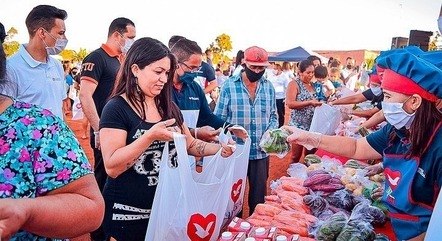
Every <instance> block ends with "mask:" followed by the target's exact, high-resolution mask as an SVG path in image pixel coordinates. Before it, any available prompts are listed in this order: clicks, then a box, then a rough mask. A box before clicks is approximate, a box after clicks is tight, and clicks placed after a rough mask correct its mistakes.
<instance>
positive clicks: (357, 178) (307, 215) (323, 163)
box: [245, 155, 395, 241]
mask: <svg viewBox="0 0 442 241" xmlns="http://www.w3.org/2000/svg"><path fill="white" fill-rule="evenodd" d="M366 165H367V164H365V163H363V162H360V161H356V160H349V161H348V162H347V163H345V164H344V165H343V164H342V163H341V162H340V161H339V160H336V159H332V158H328V157H322V158H320V157H318V156H315V155H310V156H307V159H306V162H305V164H301V163H296V164H291V165H290V167H289V169H288V170H287V172H288V176H284V177H281V178H279V179H278V180H275V181H272V183H271V193H270V195H268V196H266V197H265V203H263V204H258V206H257V207H256V209H255V211H254V213H253V214H252V215H250V216H249V217H248V218H247V219H246V220H245V221H247V222H248V223H250V224H251V225H252V226H254V227H264V228H267V229H270V228H272V227H275V228H276V231H275V232H276V235H284V236H286V237H293V235H299V240H327V241H328V240H329V241H334V240H338V241H344V240H346V241H347V240H376V241H381V240H395V238H394V235H393V233H392V231H391V225H390V224H389V222H388V217H387V215H386V212H387V209H386V207H385V206H384V205H383V204H382V203H381V202H380V201H378V200H373V199H372V194H373V191H374V190H375V189H376V188H378V187H379V186H381V185H383V181H384V176H383V174H376V175H373V176H367V175H366V174H367V171H366V170H364V167H365V166H366ZM288 240H290V239H288Z"/></svg>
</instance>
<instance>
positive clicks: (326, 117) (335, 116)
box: [309, 104, 341, 135]
mask: <svg viewBox="0 0 442 241" xmlns="http://www.w3.org/2000/svg"><path fill="white" fill-rule="evenodd" d="M340 123H341V112H340V110H339V109H338V108H336V107H333V106H330V105H327V104H322V105H321V106H318V107H316V108H315V113H314V114H313V119H312V123H311V124H310V130H309V131H311V132H318V133H321V134H324V135H334V134H335V130H336V128H337V127H338V126H339V124H340Z"/></svg>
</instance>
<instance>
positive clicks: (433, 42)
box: [428, 32, 441, 51]
mask: <svg viewBox="0 0 442 241" xmlns="http://www.w3.org/2000/svg"><path fill="white" fill-rule="evenodd" d="M440 37H441V36H440V33H439V32H435V33H434V34H433V36H431V37H430V43H429V44H428V51H433V50H439V49H440V48H439V46H438V43H439V39H440Z"/></svg>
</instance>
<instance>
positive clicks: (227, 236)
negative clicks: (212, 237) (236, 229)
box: [221, 232, 233, 240]
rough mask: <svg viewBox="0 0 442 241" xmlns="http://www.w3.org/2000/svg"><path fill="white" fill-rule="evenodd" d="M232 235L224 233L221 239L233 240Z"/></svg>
mask: <svg viewBox="0 0 442 241" xmlns="http://www.w3.org/2000/svg"><path fill="white" fill-rule="evenodd" d="M232 236H233V235H232V233H231V232H223V233H222V234H221V239H226V240H227V239H231V238H232Z"/></svg>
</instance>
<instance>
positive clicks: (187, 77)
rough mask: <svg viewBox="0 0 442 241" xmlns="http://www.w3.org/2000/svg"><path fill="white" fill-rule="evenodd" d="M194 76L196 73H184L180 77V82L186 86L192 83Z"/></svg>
mask: <svg viewBox="0 0 442 241" xmlns="http://www.w3.org/2000/svg"><path fill="white" fill-rule="evenodd" d="M196 76H197V73H191V72H184V74H183V75H181V76H180V81H181V82H183V83H186V84H190V83H192V81H194V79H195V77H196Z"/></svg>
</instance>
